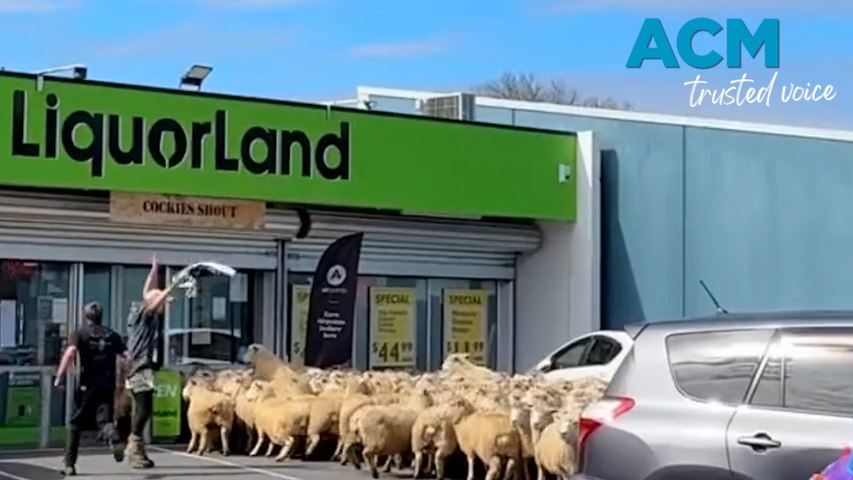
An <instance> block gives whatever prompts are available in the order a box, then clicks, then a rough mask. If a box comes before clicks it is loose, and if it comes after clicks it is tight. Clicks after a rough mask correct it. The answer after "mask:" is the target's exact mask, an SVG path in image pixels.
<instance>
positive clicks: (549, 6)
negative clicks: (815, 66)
mask: <svg viewBox="0 0 853 480" xmlns="http://www.w3.org/2000/svg"><path fill="white" fill-rule="evenodd" d="M851 8H853V2H850V1H849V0H812V1H810V2H804V1H803V0H710V1H707V2H690V1H686V2H677V1H673V0H542V1H538V2H536V3H535V5H534V10H535V11H537V12H538V13H541V14H566V13H571V12H575V11H583V12H588V11H605V10H629V11H639V12H644V11H649V10H656V11H675V12H713V11H719V10H720V9H737V10H739V11H744V12H749V11H755V10H760V11H762V12H766V13H771V12H772V13H773V14H774V15H778V14H782V13H788V12H792V11H796V12H798V13H807V14H814V15H820V14H826V13H828V12H829V11H838V10H843V11H849V10H851Z"/></svg>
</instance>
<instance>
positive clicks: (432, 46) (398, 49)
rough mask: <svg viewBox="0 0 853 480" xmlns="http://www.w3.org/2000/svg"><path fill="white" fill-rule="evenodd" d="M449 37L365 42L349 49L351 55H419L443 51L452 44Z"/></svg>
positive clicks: (380, 56)
mask: <svg viewBox="0 0 853 480" xmlns="http://www.w3.org/2000/svg"><path fill="white" fill-rule="evenodd" d="M453 44H454V42H453V40H452V39H450V38H428V39H423V40H414V41H407V42H386V43H365V44H361V45H356V46H354V47H352V48H350V49H349V54H350V56H353V57H363V58H365V57H373V58H383V57H419V56H423V55H433V54H436V53H440V52H443V51H445V50H447V49H448V48H450V47H451V46H453Z"/></svg>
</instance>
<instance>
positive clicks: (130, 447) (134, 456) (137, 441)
mask: <svg viewBox="0 0 853 480" xmlns="http://www.w3.org/2000/svg"><path fill="white" fill-rule="evenodd" d="M125 453H126V454H127V461H128V462H129V463H130V467H131V468H136V469H144V468H152V467H153V466H154V462H153V461H151V459H150V458H148V455H146V454H145V446H144V445H143V441H142V438H141V437H139V436H137V435H131V436H130V438H128V440H127V448H125Z"/></svg>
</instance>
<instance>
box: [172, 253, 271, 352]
mask: <svg viewBox="0 0 853 480" xmlns="http://www.w3.org/2000/svg"><path fill="white" fill-rule="evenodd" d="M176 272H177V269H175V268H170V269H169V273H168V274H169V275H170V276H171V275H173V274H174V273H176ZM261 283H262V273H261V272H256V271H238V273H237V275H235V276H234V277H233V278H230V279H229V278H228V277H223V276H208V277H202V278H201V279H200V280H199V282H198V292H197V295H196V296H195V297H192V298H188V297H186V296H184V295H183V292H176V294H175V300H174V301H173V302H172V303H171V304H169V306H168V308H167V310H166V345H168V348H167V350H166V362H167V364H169V365H176V366H180V365H193V364H196V365H198V364H203V365H216V364H222V365H226V364H231V363H234V362H237V361H239V358H240V357H241V356H242V352H243V350H244V349H245V347H247V346H248V345H249V344H251V343H253V342H254V341H256V336H257V335H258V333H259V332H256V328H257V327H259V326H260V325H261V317H262V310H263V308H262V301H263V295H262V289H261V288H259V287H260V285H261Z"/></svg>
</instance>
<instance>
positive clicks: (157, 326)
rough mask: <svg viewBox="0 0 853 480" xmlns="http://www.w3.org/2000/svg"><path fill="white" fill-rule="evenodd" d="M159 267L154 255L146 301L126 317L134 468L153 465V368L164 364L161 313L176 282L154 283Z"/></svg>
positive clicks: (130, 446) (130, 448) (129, 450)
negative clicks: (147, 438) (149, 429)
mask: <svg viewBox="0 0 853 480" xmlns="http://www.w3.org/2000/svg"><path fill="white" fill-rule="evenodd" d="M157 269H158V265H157V259H156V257H155V258H154V259H153V260H152V262H151V271H150V272H149V273H148V278H147V279H146V280H145V285H144V286H143V291H142V298H143V301H142V302H141V303H139V304H136V305H134V306H133V307H131V309H130V314H129V315H128V319H127V327H128V341H127V344H128V354H129V357H130V367H129V370H128V377H127V389H128V390H129V391H130V393H131V396H132V397H133V411H132V413H131V421H130V428H131V431H130V437H129V438H128V441H127V449H126V450H125V453H126V454H127V459H128V461H129V462H130V465H131V467H133V468H151V467H153V466H154V462H153V461H151V459H150V458H148V454H147V453H146V452H145V444H144V442H143V434H144V433H145V426H146V424H147V423H148V420H149V419H150V418H151V413H152V410H153V407H154V405H153V403H154V372H156V371H157V370H159V369H160V367H161V366H162V365H163V345H162V342H163V325H162V324H161V322H160V316H161V315H162V313H163V310H164V309H165V307H166V304H167V303H168V302H170V301H171V300H172V296H171V291H172V289H173V288H174V285H173V286H170V287H168V288H166V289H165V290H160V289H158V288H155V287H154V286H155V285H156V284H157Z"/></svg>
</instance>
